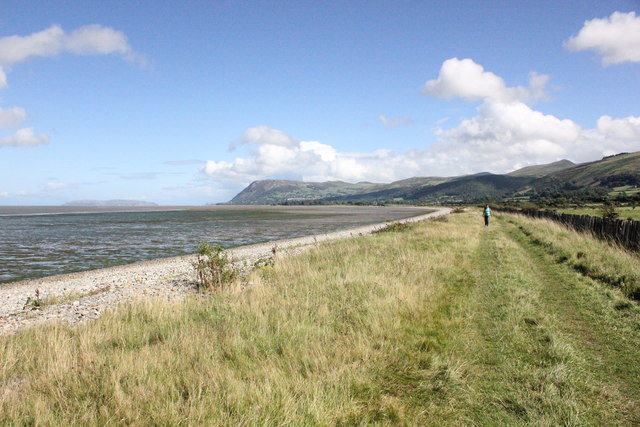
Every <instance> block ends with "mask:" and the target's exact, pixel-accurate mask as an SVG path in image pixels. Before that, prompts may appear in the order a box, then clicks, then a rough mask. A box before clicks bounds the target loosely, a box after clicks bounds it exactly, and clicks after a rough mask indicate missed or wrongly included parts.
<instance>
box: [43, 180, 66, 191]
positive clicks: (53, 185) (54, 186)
mask: <svg viewBox="0 0 640 427" xmlns="http://www.w3.org/2000/svg"><path fill="white" fill-rule="evenodd" d="M44 187H45V188H46V189H47V190H62V189H63V188H67V187H68V185H67V184H65V183H64V182H57V181H56V182H47V184H46V185H45V186H44Z"/></svg>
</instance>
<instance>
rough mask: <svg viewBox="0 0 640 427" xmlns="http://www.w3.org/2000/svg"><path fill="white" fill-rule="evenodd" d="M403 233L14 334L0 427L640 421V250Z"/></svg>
mask: <svg viewBox="0 0 640 427" xmlns="http://www.w3.org/2000/svg"><path fill="white" fill-rule="evenodd" d="M387 231H388V232H384V233H379V234H376V235H375V236H372V237H357V238H352V239H347V240H343V241H338V242H332V243H323V244H320V245H318V246H317V247H316V248H314V249H311V250H310V251H309V252H307V253H305V254H303V255H300V256H296V257H291V258H281V259H278V260H277V261H276V262H275V264H274V265H269V266H267V267H264V268H259V269H257V270H256V272H255V273H254V275H253V277H251V278H249V280H250V281H251V283H252V284H253V285H252V286H251V287H250V288H249V289H246V290H244V291H239V290H238V289H237V288H235V289H234V288H232V287H230V288H229V289H228V290H227V291H225V292H215V293H212V294H209V295H207V296H206V297H202V296H200V297H197V298H196V297H194V298H192V299H188V300H186V301H184V302H181V303H178V304H172V305H169V304H165V303H162V302H160V301H157V302H145V303H139V304H132V305H127V306H123V307H121V308H120V309H118V310H117V311H116V312H112V313H107V314H105V315H104V316H103V317H101V318H100V319H98V320H96V321H94V322H91V323H89V324H86V325H84V326H81V327H76V328H68V327H65V326H62V325H49V326H44V327H37V328H34V329H31V330H27V331H23V332H21V333H18V334H16V335H14V336H9V337H2V338H0V360H1V361H2V364H0V384H2V391H1V392H0V424H2V425H23V424H31V425H77V424H87V425H107V424H125V425H150V424H151V425H155V424H162V425H247V426H248V425H530V424H534V425H549V426H551V425H621V424H622V425H625V424H626V425H629V424H633V423H638V422H640V403H639V402H640V367H639V365H638V363H637V359H638V355H639V350H638V349H640V334H639V333H638V332H639V331H640V309H639V308H638V305H637V303H636V302H635V301H633V300H632V299H629V298H628V296H629V295H630V294H629V292H630V290H631V289H635V286H636V284H637V282H636V281H635V280H636V279H637V277H638V267H637V266H638V265H640V263H638V262H637V261H638V257H637V255H633V254H629V253H626V252H624V251H621V250H619V249H616V248H613V247H611V246H609V245H607V244H606V243H603V242H600V241H597V240H594V239H591V238H590V237H588V236H584V235H578V234H576V233H574V232H572V231H568V230H566V229H564V228H562V227H559V226H558V225H556V224H554V223H552V222H546V221H536V220H531V219H526V218H521V217H518V216H511V215H500V214H498V215H495V216H494V218H493V219H492V225H491V227H488V228H485V227H484V226H483V225H482V220H481V218H480V216H479V215H477V214H475V213H460V214H457V215H452V216H450V217H449V218H448V221H444V222H443V221H441V222H436V221H426V222H423V223H419V224H412V225H411V227H408V228H406V229H404V228H401V229H397V230H396V229H389V230H387ZM581 264H584V269H582V270H584V271H582V270H581V268H576V266H577V265H581ZM585 272H587V273H585ZM588 272H590V273H588ZM612 275H613V276H615V277H622V276H624V280H622V281H616V280H606V279H603V278H604V277H610V276H612Z"/></svg>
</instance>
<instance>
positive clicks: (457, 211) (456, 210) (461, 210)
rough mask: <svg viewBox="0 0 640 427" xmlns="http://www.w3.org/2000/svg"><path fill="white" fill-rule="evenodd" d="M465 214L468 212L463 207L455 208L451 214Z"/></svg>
mask: <svg viewBox="0 0 640 427" xmlns="http://www.w3.org/2000/svg"><path fill="white" fill-rule="evenodd" d="M464 212H466V210H465V209H464V208H462V207H457V208H453V209H452V210H451V213H454V214H457V213H464Z"/></svg>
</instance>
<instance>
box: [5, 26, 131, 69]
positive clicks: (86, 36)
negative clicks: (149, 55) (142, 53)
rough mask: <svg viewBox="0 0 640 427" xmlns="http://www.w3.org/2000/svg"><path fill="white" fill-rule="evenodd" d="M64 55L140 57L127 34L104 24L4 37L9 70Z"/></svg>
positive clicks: (55, 28)
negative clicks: (20, 65)
mask: <svg viewBox="0 0 640 427" xmlns="http://www.w3.org/2000/svg"><path fill="white" fill-rule="evenodd" d="M64 52H69V53H74V54H77V55H106V54H111V53H115V54H120V55H123V56H124V57H125V58H128V59H134V58H137V57H139V55H137V54H136V53H135V52H134V51H133V49H132V48H131V46H130V45H129V43H128V41H127V37H126V36H125V35H124V33H122V32H120V31H117V30H114V29H113V28H110V27H103V26H101V25H87V26H84V27H80V28H78V29H77V30H75V31H73V32H71V33H69V34H67V33H65V32H64V30H63V29H62V28H60V27H59V26H57V25H52V26H51V27H49V28H47V29H45V30H42V31H39V32H37V33H33V34H31V35H28V36H8V37H2V38H0V66H2V67H3V69H5V70H6V67H9V66H11V65H13V64H16V63H18V62H22V61H25V60H27V59H29V58H33V57H47V56H55V55H58V54H61V53H64ZM5 80H6V78H5Z"/></svg>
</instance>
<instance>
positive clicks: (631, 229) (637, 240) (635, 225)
mask: <svg viewBox="0 0 640 427" xmlns="http://www.w3.org/2000/svg"><path fill="white" fill-rule="evenodd" d="M496 210H497V211H499V212H507V213H515V214H521V215H527V216H530V217H533V218H547V219H551V220H554V221H557V222H559V223H561V224H564V225H566V226H567V227H570V228H573V229H574V230H577V231H582V232H591V233H593V234H594V235H596V236H598V237H600V238H602V239H606V240H612V241H614V242H616V243H618V244H620V245H622V246H624V247H626V248H628V249H631V250H634V251H640V221H634V220H624V219H609V218H601V217H597V216H590V215H571V214H564V213H563V214H560V213H557V212H553V211H539V210H533V209H522V210H520V209H507V208H500V209H496Z"/></svg>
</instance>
